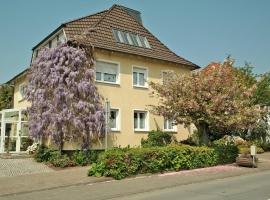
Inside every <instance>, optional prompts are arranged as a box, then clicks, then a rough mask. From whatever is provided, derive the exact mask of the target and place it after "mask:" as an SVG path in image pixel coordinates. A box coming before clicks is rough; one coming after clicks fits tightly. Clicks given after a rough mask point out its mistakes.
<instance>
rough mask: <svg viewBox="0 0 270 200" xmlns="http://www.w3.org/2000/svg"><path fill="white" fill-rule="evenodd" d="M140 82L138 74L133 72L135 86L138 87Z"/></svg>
mask: <svg viewBox="0 0 270 200" xmlns="http://www.w3.org/2000/svg"><path fill="white" fill-rule="evenodd" d="M137 84H138V80H137V72H133V85H137Z"/></svg>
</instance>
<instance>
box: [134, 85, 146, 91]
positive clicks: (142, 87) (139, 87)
mask: <svg viewBox="0 0 270 200" xmlns="http://www.w3.org/2000/svg"><path fill="white" fill-rule="evenodd" d="M133 88H137V89H145V90H147V89H148V86H140V85H133Z"/></svg>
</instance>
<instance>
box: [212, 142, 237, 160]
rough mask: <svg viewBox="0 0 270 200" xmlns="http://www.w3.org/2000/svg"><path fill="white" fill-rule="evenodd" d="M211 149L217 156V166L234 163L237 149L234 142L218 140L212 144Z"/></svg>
mask: <svg viewBox="0 0 270 200" xmlns="http://www.w3.org/2000/svg"><path fill="white" fill-rule="evenodd" d="M213 148H214V149H215V151H216V155H217V156H218V163H219V164H226V163H233V162H235V160H236V158H237V156H238V154H239V149H238V147H237V146H236V145H235V144H234V142H230V141H226V140H224V139H219V140H216V141H214V142H213Z"/></svg>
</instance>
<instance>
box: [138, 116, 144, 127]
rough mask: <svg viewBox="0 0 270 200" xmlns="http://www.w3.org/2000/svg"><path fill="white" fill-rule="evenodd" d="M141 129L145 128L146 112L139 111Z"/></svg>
mask: <svg viewBox="0 0 270 200" xmlns="http://www.w3.org/2000/svg"><path fill="white" fill-rule="evenodd" d="M139 116H140V117H139V118H140V129H145V113H139Z"/></svg>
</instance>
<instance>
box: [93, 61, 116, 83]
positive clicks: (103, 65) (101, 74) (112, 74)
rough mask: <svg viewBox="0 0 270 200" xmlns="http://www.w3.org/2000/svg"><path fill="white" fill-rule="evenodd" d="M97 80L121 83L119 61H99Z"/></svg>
mask: <svg viewBox="0 0 270 200" xmlns="http://www.w3.org/2000/svg"><path fill="white" fill-rule="evenodd" d="M96 81H98V82H104V83H115V84H119V83H120V80H119V63H115V62H107V61H97V62H96Z"/></svg>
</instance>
